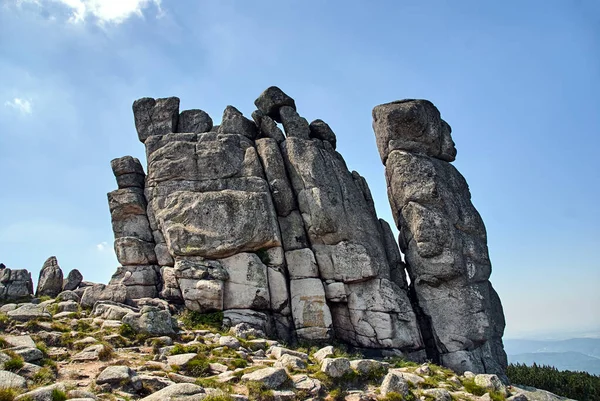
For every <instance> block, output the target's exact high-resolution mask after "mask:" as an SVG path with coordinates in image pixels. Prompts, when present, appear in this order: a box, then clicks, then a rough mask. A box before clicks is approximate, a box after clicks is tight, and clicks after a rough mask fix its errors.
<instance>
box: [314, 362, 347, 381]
mask: <svg viewBox="0 0 600 401" xmlns="http://www.w3.org/2000/svg"><path fill="white" fill-rule="evenodd" d="M351 371H352V368H351V367H350V361H349V360H348V358H325V359H323V362H321V372H323V373H325V374H326V375H327V376H329V377H335V378H337V377H342V376H344V375H345V374H346V373H350V372H351Z"/></svg>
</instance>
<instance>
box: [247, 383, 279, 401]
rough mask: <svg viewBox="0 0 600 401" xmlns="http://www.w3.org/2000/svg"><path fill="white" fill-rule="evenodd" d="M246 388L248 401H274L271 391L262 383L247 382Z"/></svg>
mask: <svg viewBox="0 0 600 401" xmlns="http://www.w3.org/2000/svg"><path fill="white" fill-rule="evenodd" d="M246 387H247V388H248V400H249V401H275V395H274V394H273V390H271V389H269V388H268V387H267V386H265V385H264V384H263V383H260V382H248V383H246Z"/></svg>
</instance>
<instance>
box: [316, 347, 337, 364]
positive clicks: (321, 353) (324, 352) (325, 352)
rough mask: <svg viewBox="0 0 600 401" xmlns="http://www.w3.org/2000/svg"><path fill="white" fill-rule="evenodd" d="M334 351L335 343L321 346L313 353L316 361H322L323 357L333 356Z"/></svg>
mask: <svg viewBox="0 0 600 401" xmlns="http://www.w3.org/2000/svg"><path fill="white" fill-rule="evenodd" d="M333 352H334V349H333V345H328V346H326V347H323V348H321V349H320V350H318V351H317V352H315V353H314V354H313V358H314V360H315V361H317V362H319V363H321V362H323V359H325V358H329V357H330V356H333Z"/></svg>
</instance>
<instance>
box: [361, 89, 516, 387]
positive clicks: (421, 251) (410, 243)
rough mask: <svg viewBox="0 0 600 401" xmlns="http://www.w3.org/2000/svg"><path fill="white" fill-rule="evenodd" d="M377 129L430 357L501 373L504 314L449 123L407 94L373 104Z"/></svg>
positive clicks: (461, 368)
mask: <svg viewBox="0 0 600 401" xmlns="http://www.w3.org/2000/svg"><path fill="white" fill-rule="evenodd" d="M373 129H374V131H375V135H376V137H377V146H378V148H379V153H380V155H381V160H382V162H383V164H384V165H385V167H386V179H387V185H388V195H389V200H390V205H391V207H392V212H393V215H394V220H395V221H396V225H397V227H398V229H399V230H400V240H399V242H400V247H401V249H402V252H403V253H404V254H405V256H406V264H407V268H408V274H409V276H410V280H411V293H412V294H413V297H412V299H413V303H414V305H415V310H416V311H418V313H417V315H418V317H419V323H420V327H421V333H422V335H423V339H424V340H425V342H426V344H427V354H428V357H429V358H430V359H432V360H434V361H437V362H441V363H443V364H444V365H446V366H449V367H451V368H453V369H455V370H456V371H459V372H464V371H466V370H470V371H475V372H490V373H496V374H499V375H503V374H504V370H505V368H506V364H507V360H506V354H505V353H504V348H503V345H502V334H503V332H504V314H503V312H502V305H501V303H500V298H499V297H498V295H497V294H496V292H495V291H494V289H493V288H492V285H491V283H490V282H489V281H488V279H489V277H490V273H491V263H490V259H489V256H488V249H487V238H486V231H485V227H484V225H483V221H482V220H481V217H480V216H479V213H477V210H475V208H474V207H473V204H472V203H471V194H470V192H469V187H468V185H467V182H466V181H465V179H464V177H463V176H462V175H461V174H460V173H459V172H458V170H456V168H454V166H452V165H451V164H450V162H452V161H454V158H455V156H456V149H455V147H454V142H453V141H452V138H451V136H450V133H451V129H450V126H449V125H448V124H447V123H446V122H445V121H444V120H442V119H441V118H440V113H439V111H438V110H437V109H436V107H435V106H434V105H433V104H432V103H431V102H428V101H426V100H402V101H397V102H392V103H387V104H382V105H379V106H377V107H375V109H374V110H373Z"/></svg>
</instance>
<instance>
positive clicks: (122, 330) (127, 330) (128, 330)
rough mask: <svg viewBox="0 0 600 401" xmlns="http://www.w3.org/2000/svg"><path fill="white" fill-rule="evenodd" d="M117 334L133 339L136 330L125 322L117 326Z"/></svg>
mask: <svg viewBox="0 0 600 401" xmlns="http://www.w3.org/2000/svg"><path fill="white" fill-rule="evenodd" d="M119 335H121V336H123V337H125V338H127V339H129V340H135V336H136V335H137V332H136V331H135V330H134V329H133V327H131V325H129V324H127V323H125V324H122V325H121V326H119Z"/></svg>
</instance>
